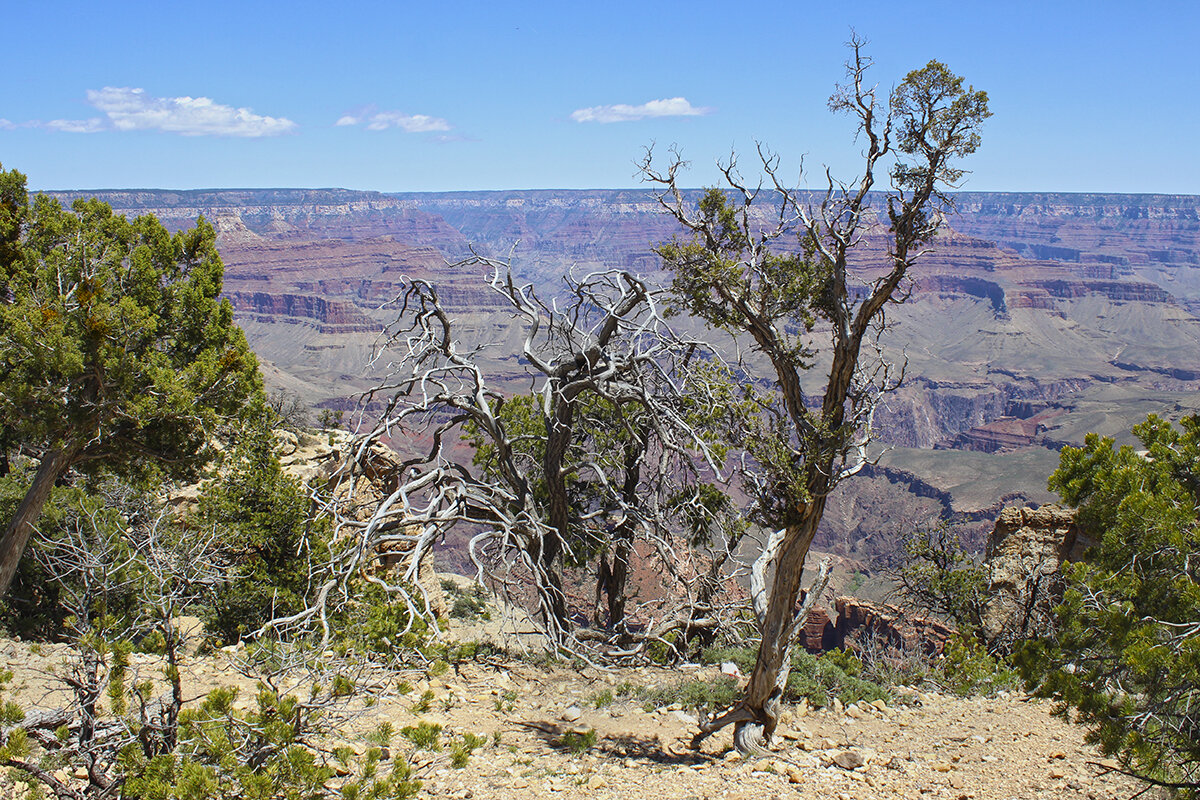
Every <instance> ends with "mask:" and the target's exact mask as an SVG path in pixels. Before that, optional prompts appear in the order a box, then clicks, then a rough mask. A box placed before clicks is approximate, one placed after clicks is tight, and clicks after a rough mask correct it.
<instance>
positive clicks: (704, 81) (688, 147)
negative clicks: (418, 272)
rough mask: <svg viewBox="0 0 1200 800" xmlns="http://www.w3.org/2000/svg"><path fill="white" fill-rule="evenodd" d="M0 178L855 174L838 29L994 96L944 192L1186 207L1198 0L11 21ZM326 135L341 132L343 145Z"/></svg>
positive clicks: (880, 73) (190, 10)
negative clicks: (737, 168)
mask: <svg viewBox="0 0 1200 800" xmlns="http://www.w3.org/2000/svg"><path fill="white" fill-rule="evenodd" d="M4 19H5V28H6V35H5V44H4V47H3V48H0V162H2V163H3V164H4V166H5V168H13V167H15V168H17V169H20V170H21V171H23V172H25V173H26V174H27V175H28V176H29V183H30V186H31V187H33V188H39V189H65V188H126V187H147V188H148V187H165V188H200V187H279V186H312V187H327V186H341V187H347V188H353V189H377V190H383V191H444V190H458V189H509V188H609V187H627V186H635V185H637V179H636V177H635V175H634V173H635V166H634V162H635V161H636V160H637V159H638V157H639V155H640V153H641V151H642V149H643V148H644V147H645V146H646V145H649V144H651V143H657V146H658V147H660V148H664V147H665V146H667V145H669V144H672V143H675V144H678V145H679V147H680V148H681V149H682V151H683V153H684V155H685V156H686V157H687V158H689V159H690V160H692V161H693V163H694V164H695V169H694V170H693V172H692V173H691V175H690V176H689V180H688V182H689V183H692V184H694V185H702V184H707V183H711V182H713V181H714V180H715V177H714V176H715V173H714V170H713V167H712V165H713V162H714V161H715V159H716V158H718V157H721V156H724V155H727V154H728V153H729V152H730V151H731V150H732V149H736V150H738V151H740V152H743V153H748V152H749V151H750V150H751V149H752V148H753V146H754V142H755V141H756V140H761V141H763V142H765V143H767V144H768V145H769V146H770V147H771V148H773V149H774V150H775V151H777V152H779V153H780V154H781V156H782V157H783V159H784V161H783V163H784V168H785V170H786V171H787V172H788V173H789V174H795V172H796V170H797V169H798V166H799V161H800V158H801V157H804V158H805V164H806V166H807V168H808V169H809V170H810V171H811V172H812V173H813V175H814V176H815V175H816V174H817V170H816V168H817V167H819V166H820V165H823V164H828V165H830V166H831V167H832V168H833V169H834V171H835V172H836V173H838V174H840V175H843V176H845V177H851V174H852V172H853V169H854V166H855V154H856V152H857V148H856V146H855V145H854V143H853V141H852V140H851V135H852V133H853V130H852V128H851V127H850V126H849V121H848V120H847V119H845V118H840V117H835V116H833V115H831V114H830V113H829V112H828V111H827V110H826V106H825V103H826V99H827V98H828V96H829V94H830V92H831V90H832V88H833V85H834V83H835V82H836V81H837V80H838V79H839V78H840V77H841V74H842V63H843V62H844V60H845V56H846V53H845V50H844V48H843V46H842V45H843V43H844V42H845V41H846V39H847V38H848V35H849V31H850V29H851V28H854V29H855V30H857V31H858V33H859V34H860V35H862V36H864V37H865V38H867V39H868V40H870V42H871V46H870V49H869V52H870V54H871V55H872V56H873V57H874V59H875V61H876V68H875V70H874V78H875V80H877V81H878V82H879V83H880V84H881V85H882V86H883V87H890V86H892V85H893V84H894V83H896V82H897V81H898V80H900V79H901V78H902V77H903V75H904V74H905V73H906V72H907V71H908V70H910V69H913V68H916V67H919V66H921V65H923V64H924V63H925V62H926V61H928V60H929V59H931V58H937V59H939V60H941V61H944V62H946V63H947V64H949V66H950V67H951V68H952V69H953V70H954V71H956V72H958V73H959V74H961V75H963V76H965V77H966V78H967V79H968V81H969V82H971V83H972V84H973V85H974V86H975V87H976V88H981V89H985V90H987V91H988V93H989V95H990V97H991V107H992V111H993V112H994V116H993V117H992V118H991V119H990V120H989V121H988V123H987V126H986V128H985V132H984V144H983V148H982V149H981V150H980V152H979V153H978V154H977V155H976V156H975V157H974V158H973V159H972V160H971V161H970V162H969V163H968V164H967V166H968V167H969V168H970V169H972V170H973V174H972V175H971V176H970V178H969V181H968V183H967V184H966V187H965V188H968V189H975V190H981V191H982V190H996V191H1019V190H1030V191H1032V190H1043V191H1052V190H1056V191H1108V192H1166V193H1186V194H1200V157H1198V156H1197V155H1196V153H1197V149H1198V148H1197V143H1198V142H1200V63H1198V61H1197V53H1198V49H1197V41H1196V40H1197V34H1198V32H1200V3H1196V2H1182V1H1181V2H1165V1H1163V2H1155V0H1145V1H1144V2H1142V3H1138V4H1136V5H1135V4H1134V3H1132V2H1130V3H1123V2H1122V3H1117V2H1103V1H1101V2H1073V1H1071V2H1066V1H1064V2H1054V0H1042V2H1024V1H1023V0H1004V1H1003V2H1002V1H1001V0H997V1H996V2H972V1H971V0H957V2H900V0H892V1H891V2H875V1H874V0H865V1H863V2H855V3H835V2H825V3H811V2H806V1H805V0H791V1H790V2H755V0H740V1H739V2H729V1H728V0H726V1H725V2H708V0H703V1H699V2H690V3H678V2H656V0H640V2H625V1H624V0H610V1H609V2H605V3H580V2H573V1H572V0H566V1H565V2H559V3H523V2H502V1H500V0H496V2H478V3H477V2H452V1H451V0H446V2H443V3H441V4H440V5H439V4H436V3H430V2H428V0H425V2H421V3H409V2H387V3H385V2H377V3H372V2H353V1H351V2H342V3H329V2H327V1H326V2H320V3H316V2H306V1H305V0H293V2H286V3H284V2H280V3H268V2H252V0H241V2H221V1H214V2H206V3H200V4H184V3H172V2H162V0H156V2H148V3H143V2H115V3H96V2H86V3H83V2H74V1H73V0H59V1H57V2H11V3H8V4H7V7H6V9H5V12H4ZM339 123H341V124H339Z"/></svg>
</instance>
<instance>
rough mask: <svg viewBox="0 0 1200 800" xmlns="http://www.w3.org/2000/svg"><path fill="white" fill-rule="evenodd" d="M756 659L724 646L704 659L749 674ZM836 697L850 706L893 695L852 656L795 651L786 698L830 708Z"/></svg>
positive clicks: (746, 650) (745, 651)
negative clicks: (865, 672)
mask: <svg viewBox="0 0 1200 800" xmlns="http://www.w3.org/2000/svg"><path fill="white" fill-rule="evenodd" d="M756 656H757V653H756V651H755V650H754V649H752V648H748V647H724V648H713V649H710V650H705V651H704V653H703V656H702V659H703V661H704V663H706V664H720V663H723V662H726V661H729V662H732V663H734V664H736V665H737V667H738V669H739V670H740V671H741V672H743V673H747V672H748V671H749V670H752V669H754V661H755V658H756ZM834 698H837V699H838V700H839V701H841V702H842V703H843V704H845V705H850V704H851V703H857V702H859V701H866V702H870V701H872V700H884V701H888V700H891V699H892V694H891V691H890V690H889V689H888V687H886V686H881V685H880V684H878V683H875V682H873V681H871V680H869V679H868V678H866V677H865V676H864V675H863V665H862V662H861V661H859V660H858V658H857V657H856V656H854V655H853V654H852V653H849V652H846V651H843V650H831V651H829V652H828V653H822V654H821V655H813V654H811V653H808V652H806V651H804V650H796V651H793V653H792V668H791V672H790V674H789V676H788V682H787V690H786V691H785V692H784V699H785V700H787V701H790V702H796V701H799V700H800V699H806V700H808V702H809V704H810V705H812V706H814V707H817V708H819V707H823V706H827V705H829V704H830V703H832V702H833V699H834Z"/></svg>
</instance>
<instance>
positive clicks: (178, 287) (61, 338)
mask: <svg viewBox="0 0 1200 800" xmlns="http://www.w3.org/2000/svg"><path fill="white" fill-rule="evenodd" d="M222 274H223V266H222V263H221V258H220V256H219V255H218V254H217V249H216V232H215V231H214V230H213V228H212V226H211V225H209V224H208V223H207V222H206V221H204V220H203V219H200V220H198V221H197V224H196V227H194V228H192V229H190V230H184V231H179V232H177V233H175V234H174V235H172V234H170V233H169V232H168V231H167V230H166V228H164V227H163V226H162V224H161V223H159V221H158V220H157V219H155V218H154V217H153V216H150V215H147V216H142V217H138V218H136V219H133V220H129V219H126V218H125V217H123V216H120V215H117V214H114V213H113V212H112V209H111V208H109V206H108V205H106V204H104V203H101V202H100V201H98V200H79V201H76V202H75V204H74V206H73V208H72V210H67V209H64V208H63V207H62V206H61V205H60V204H59V203H58V202H57V201H55V200H52V199H50V198H48V197H45V196H43V195H39V196H37V197H36V198H34V199H33V201H32V203H29V202H28V200H27V198H26V197H25V195H24V177H23V176H21V175H20V174H19V173H15V172H7V173H0V422H2V423H3V425H2V427H3V429H4V431H5V433H4V439H3V440H2V441H0V446H4V447H5V448H11V447H13V446H14V445H17V444H19V445H20V446H21V447H22V449H23V450H25V451H26V452H31V453H34V454H36V455H37V456H38V459H39V464H38V468H37V470H36V472H35V474H34V477H33V480H32V483H31V485H30V487H29V489H28V491H27V493H26V494H25V497H24V499H23V500H22V502H21V503H20V505H19V506H18V507H17V510H16V512H15V513H14V514H13V516H12V518H11V519H9V520H5V523H6V528H5V530H4V533H3V537H2V538H0V595H3V594H6V593H7V591H8V587H9V584H10V583H11V581H12V577H13V574H14V572H15V570H16V568H17V563H18V562H19V560H20V558H21V554H22V553H23V552H24V551H25V547H26V544H27V542H28V541H29V537H30V534H31V532H32V530H33V525H34V524H35V523H36V521H37V519H38V516H39V515H40V514H41V511H42V508H43V506H44V505H45V503H46V500H47V498H48V497H49V495H50V490H51V488H52V487H53V486H54V484H55V483H56V482H57V481H58V480H59V478H61V477H62V476H63V475H64V474H65V473H66V472H67V470H70V469H77V470H83V471H88V472H96V471H109V472H112V473H116V474H118V475H122V476H124V477H126V478H130V479H132V480H134V481H135V482H136V481H138V480H144V479H148V478H150V477H151V476H152V475H154V474H156V473H160V472H166V473H167V474H170V475H184V474H187V473H188V472H189V471H190V470H192V469H193V468H195V467H196V466H197V465H199V464H201V463H203V461H204V460H205V459H206V457H207V449H208V445H209V442H210V440H211V437H212V436H213V435H214V434H215V433H216V432H217V428H218V426H219V425H220V424H221V422H222V421H224V420H229V419H231V418H234V417H237V416H239V415H240V414H241V413H242V412H243V410H244V409H245V408H246V406H247V401H248V400H249V399H251V398H254V397H257V396H260V395H261V392H262V383H261V379H260V377H259V374H258V365H257V362H256V360H255V358H254V355H253V354H252V353H251V352H250V349H249V347H248V346H247V344H246V340H245V337H244V336H243V335H242V332H241V330H240V329H239V328H238V327H237V326H236V325H235V324H234V323H233V310H232V308H231V307H230V305H229V303H228V302H227V301H224V300H221V299H220V297H219V295H220V292H221V279H222Z"/></svg>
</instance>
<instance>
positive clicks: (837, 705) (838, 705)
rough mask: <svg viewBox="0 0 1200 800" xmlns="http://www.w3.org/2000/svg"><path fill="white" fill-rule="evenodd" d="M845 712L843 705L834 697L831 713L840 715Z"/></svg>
mask: <svg viewBox="0 0 1200 800" xmlns="http://www.w3.org/2000/svg"><path fill="white" fill-rule="evenodd" d="M845 710H846V707H845V706H844V705H842V701H841V700H839V699H838V698H836V697H835V698H833V713H835V714H841V713H842V712H844V711H845Z"/></svg>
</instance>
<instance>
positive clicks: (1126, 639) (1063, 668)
mask: <svg viewBox="0 0 1200 800" xmlns="http://www.w3.org/2000/svg"><path fill="white" fill-rule="evenodd" d="M1133 433H1134V435H1136V436H1137V438H1138V439H1139V440H1140V441H1141V443H1142V447H1143V448H1144V452H1143V453H1139V452H1137V451H1135V450H1134V449H1133V448H1132V447H1128V446H1126V447H1121V448H1119V449H1118V448H1115V447H1114V443H1113V441H1112V440H1111V439H1106V438H1101V437H1099V436H1096V435H1095V434H1089V435H1088V436H1087V438H1086V439H1085V441H1084V446H1083V447H1081V448H1075V447H1065V448H1063V450H1062V455H1061V459H1060V464H1059V467H1058V469H1057V470H1056V471H1055V472H1054V474H1053V475H1051V476H1050V488H1051V489H1053V490H1055V491H1057V492H1058V493H1059V494H1060V495H1061V496H1062V498H1063V500H1064V501H1065V502H1067V503H1068V504H1070V505H1073V506H1077V507H1078V509H1079V511H1078V513H1077V515H1076V522H1077V524H1078V525H1079V526H1080V528H1081V532H1083V533H1084V534H1086V535H1089V536H1091V537H1092V538H1093V539H1094V540H1095V541H1096V542H1097V545H1096V547H1094V548H1093V549H1092V550H1091V551H1090V552H1089V553H1088V554H1087V558H1086V560H1085V561H1083V562H1081V563H1076V564H1071V565H1069V566H1068V567H1067V568H1066V570H1065V575H1066V589H1065V592H1064V594H1063V599H1062V604H1061V605H1060V606H1059V607H1058V608H1057V609H1055V612H1056V614H1057V616H1058V622H1059V630H1058V631H1057V635H1056V636H1055V637H1053V638H1047V639H1044V640H1042V641H1039V642H1035V643H1032V644H1030V645H1028V646H1027V647H1026V649H1025V650H1024V651H1023V652H1022V653H1021V654H1020V655H1021V663H1022V670H1023V672H1025V675H1026V677H1027V678H1028V679H1029V680H1030V681H1031V684H1032V685H1033V686H1035V687H1036V689H1037V691H1038V692H1039V693H1040V694H1043V695H1046V696H1052V697H1055V698H1056V699H1058V700H1060V701H1062V703H1063V713H1067V711H1068V709H1070V710H1073V711H1074V712H1075V713H1077V715H1078V719H1079V720H1080V721H1081V722H1083V723H1085V724H1087V725H1090V726H1091V732H1090V736H1091V738H1092V739H1093V740H1094V741H1096V742H1098V743H1099V744H1100V746H1101V747H1102V748H1103V749H1104V751H1105V752H1107V753H1110V754H1117V755H1118V756H1119V759H1120V760H1121V762H1122V763H1123V765H1124V766H1125V767H1126V768H1127V769H1129V770H1130V771H1131V772H1133V773H1134V774H1137V775H1138V776H1140V777H1142V778H1143V779H1145V780H1148V781H1151V782H1159V783H1163V784H1177V785H1178V787H1177V788H1178V789H1179V790H1180V794H1179V796H1186V797H1198V796H1200V636H1198V635H1197V633H1196V631H1197V627H1196V626H1197V620H1200V416H1191V417H1186V418H1184V419H1182V420H1181V421H1180V422H1179V425H1178V426H1174V425H1172V424H1171V423H1170V422H1168V421H1166V420H1164V419H1161V418H1159V417H1155V416H1150V417H1149V418H1147V420H1146V421H1145V422H1143V423H1142V424H1140V425H1137V426H1136V427H1134V429H1133Z"/></svg>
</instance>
